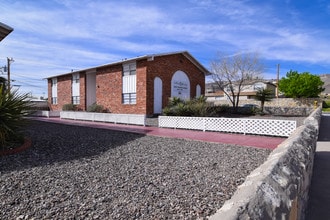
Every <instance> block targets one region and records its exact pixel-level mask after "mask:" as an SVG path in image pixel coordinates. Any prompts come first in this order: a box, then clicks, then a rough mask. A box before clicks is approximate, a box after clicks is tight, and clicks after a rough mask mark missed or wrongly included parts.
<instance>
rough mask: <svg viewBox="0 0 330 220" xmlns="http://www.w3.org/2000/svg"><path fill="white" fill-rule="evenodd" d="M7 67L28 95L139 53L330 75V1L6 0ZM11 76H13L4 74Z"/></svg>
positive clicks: (270, 74) (2, 58)
mask: <svg viewBox="0 0 330 220" xmlns="http://www.w3.org/2000/svg"><path fill="white" fill-rule="evenodd" d="M0 9H1V14H0V22H2V23H5V24H7V25H9V26H11V27H12V28H14V31H13V32H12V33H11V34H10V35H8V36H7V37H6V38H5V39H4V40H3V41H1V42H0V66H4V65H6V59H7V57H13V58H14V60H15V62H13V63H12V64H11V78H12V79H13V80H16V81H15V82H13V84H14V85H20V91H22V92H31V93H32V94H33V95H37V96H40V95H47V82H46V81H45V80H42V79H43V78H46V77H48V76H53V75H59V74H63V73H68V72H70V71H71V70H72V69H73V70H78V69H84V68H88V67H94V66H98V65H102V64H106V63H111V62H115V61H119V60H122V59H124V58H132V57H135V56H140V55H146V54H154V53H165V52H174V51H182V50H187V51H189V52H190V53H191V54H192V55H193V56H194V57H195V58H196V59H197V60H198V61H199V62H200V63H202V64H203V65H204V66H205V67H206V68H208V69H209V68H210V62H211V61H212V60H215V59H216V58H217V54H219V53H222V54H226V55H232V54H236V53H240V52H257V53H259V56H260V59H261V60H262V62H263V63H264V65H265V67H266V69H265V72H264V78H266V79H270V78H276V71H277V64H280V75H281V77H282V76H285V74H286V72H288V71H289V70H290V69H292V70H297V71H298V72H304V71H307V72H310V73H313V74H322V73H330V22H329V21H330V2H328V1H327V0H267V1H265V0H182V1H175V3H174V2H173V1H161V0H160V1H151V0H136V1H125V0H122V1H111V0H108V1H105V0H95V1H91V0H89V1H88V0H79V1H76V0H1V2H0ZM4 76H6V75H4Z"/></svg>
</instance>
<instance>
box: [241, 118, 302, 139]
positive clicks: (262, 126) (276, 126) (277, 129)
mask: <svg viewBox="0 0 330 220" xmlns="http://www.w3.org/2000/svg"><path fill="white" fill-rule="evenodd" d="M296 126H297V125H296V121H288V120H263V119H248V120H246V121H245V133H249V134H264V135H273V136H290V134H291V133H292V132H293V131H294V130H295V129H296Z"/></svg>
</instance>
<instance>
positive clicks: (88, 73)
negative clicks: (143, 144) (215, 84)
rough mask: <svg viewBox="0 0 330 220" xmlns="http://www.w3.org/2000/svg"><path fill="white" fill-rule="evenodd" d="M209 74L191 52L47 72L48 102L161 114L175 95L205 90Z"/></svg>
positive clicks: (55, 105) (52, 105)
mask: <svg viewBox="0 0 330 220" xmlns="http://www.w3.org/2000/svg"><path fill="white" fill-rule="evenodd" d="M207 74H209V72H208V70H207V69H206V68H205V67H203V65H201V64H200V63H199V62H198V61H197V60H196V59H195V58H194V57H193V56H192V55H191V54H190V53H189V52H187V51H182V52H173V53H162V54H154V55H145V56H140V57H135V58H131V59H124V60H122V61H119V62H114V63H110V64H106V65H102V66H97V67H92V68H88V69H84V70H79V71H73V72H70V73H65V74H62V75H57V76H51V77H48V78H47V80H48V100H49V106H50V108H51V110H62V107H63V105H65V104H68V103H72V104H75V105H77V107H78V108H79V109H80V110H82V111H84V110H86V109H87V108H88V106H90V105H92V104H93V103H96V104H98V105H102V106H103V107H104V108H105V109H106V110H107V111H108V112H112V113H122V114H124V113H125V114H133V113H134V114H145V115H154V114H159V113H161V111H162V109H163V108H164V107H165V106H166V105H167V104H168V100H169V98H170V97H179V98H182V99H190V98H194V97H196V96H200V95H203V94H204V91H205V76H206V75H207Z"/></svg>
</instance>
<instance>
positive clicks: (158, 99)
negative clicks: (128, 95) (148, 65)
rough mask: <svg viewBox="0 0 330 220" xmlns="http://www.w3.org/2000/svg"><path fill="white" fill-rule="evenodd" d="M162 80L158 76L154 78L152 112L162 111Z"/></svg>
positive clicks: (158, 112)
mask: <svg viewBox="0 0 330 220" xmlns="http://www.w3.org/2000/svg"><path fill="white" fill-rule="evenodd" d="M162 97H163V82H162V80H161V79H160V78H159V77H156V78H155V80H154V114H160V113H162V107H163V99H162Z"/></svg>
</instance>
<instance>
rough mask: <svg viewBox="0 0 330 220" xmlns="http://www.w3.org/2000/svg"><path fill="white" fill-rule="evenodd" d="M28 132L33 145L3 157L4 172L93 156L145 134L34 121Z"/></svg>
mask: <svg viewBox="0 0 330 220" xmlns="http://www.w3.org/2000/svg"><path fill="white" fill-rule="evenodd" d="M25 130H26V131H25V133H26V135H27V136H28V137H30V138H31V139H32V146H31V147H30V148H29V149H27V150H25V151H23V152H21V153H18V154H15V155H8V156H2V157H0V172H4V171H12V170H22V169H27V168H31V167H36V166H45V165H51V164H53V163H59V162H67V161H70V160H77V159H80V158H86V157H93V156H97V155H100V154H102V153H103V152H105V151H108V150H110V149H113V148H116V147H118V146H121V145H123V144H125V143H127V142H130V141H133V140H135V139H138V138H140V137H143V136H144V135H141V134H134V133H128V132H121V131H113V130H106V129H99V128H89V127H81V126H72V125H62V124H55V123H47V122H40V121H31V122H30V124H29V125H28V126H27V127H26V129H25Z"/></svg>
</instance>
